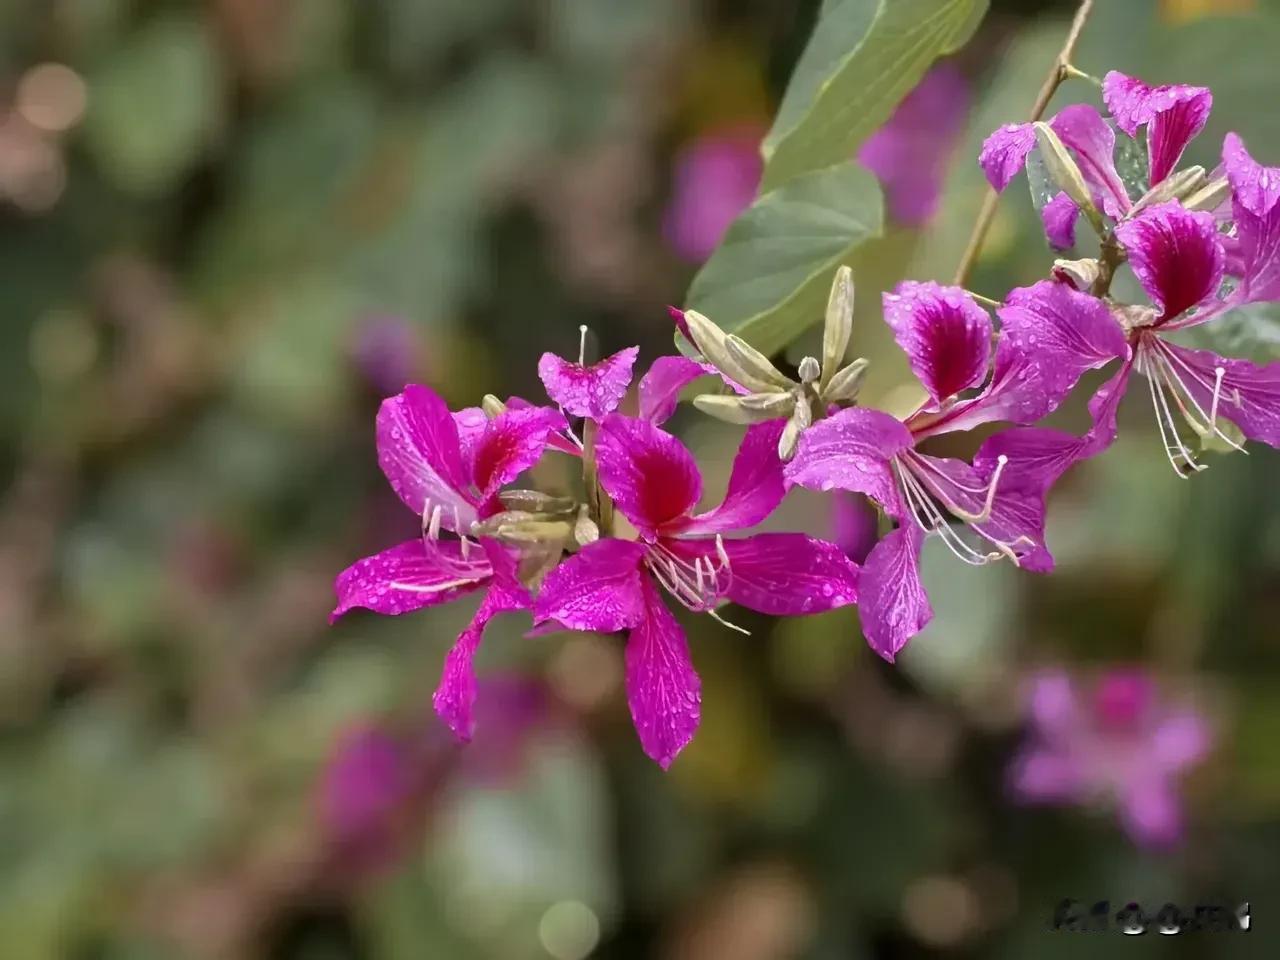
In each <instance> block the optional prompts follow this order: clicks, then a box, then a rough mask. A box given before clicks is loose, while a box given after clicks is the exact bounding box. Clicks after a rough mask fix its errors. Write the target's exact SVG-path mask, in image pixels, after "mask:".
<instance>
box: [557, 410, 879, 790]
mask: <svg viewBox="0 0 1280 960" xmlns="http://www.w3.org/2000/svg"><path fill="white" fill-rule="evenodd" d="M782 426H783V425H782V423H781V422H773V423H764V424H760V425H758V426H755V427H752V428H751V429H749V430H748V431H747V433H746V436H745V437H744V439H743V441H742V446H741V447H740V448H739V450H738V454H737V456H736V458H735V459H734V463H733V470H732V473H731V475H730V478H729V487H728V491H727V492H726V494H725V498H724V501H723V502H722V503H721V504H720V506H718V507H716V508H714V509H713V510H710V511H707V512H705V513H699V514H695V513H694V512H693V509H694V506H695V505H696V504H697V502H698V500H699V498H700V497H701V495H702V477H701V474H700V472H699V470H698V467H697V464H696V463H695V462H694V460H693V455H692V454H691V453H690V452H689V450H688V449H687V448H686V447H685V446H684V445H683V444H682V443H681V442H680V441H679V440H677V439H676V438H675V437H673V436H672V435H671V434H669V433H666V432H665V431H663V430H661V429H659V428H658V427H657V426H655V425H654V424H652V423H649V422H647V421H645V420H636V419H632V418H630V417H624V416H622V415H620V414H616V413H615V414H611V415H609V416H608V417H606V418H605V419H604V421H603V422H602V423H601V424H600V431H599V434H598V436H597V439H596V451H597V456H598V458H599V459H598V463H599V471H600V484H601V486H602V487H603V488H604V490H605V492H606V493H608V495H609V496H610V497H611V498H612V499H613V502H614V504H615V506H616V507H617V509H618V511H619V512H620V513H622V514H623V515H624V516H625V517H626V518H627V519H628V520H629V521H630V522H631V523H632V525H633V526H634V527H635V528H636V530H637V531H638V533H639V539H637V540H634V541H632V540H621V539H616V538H612V537H609V538H605V539H601V540H598V541H596V542H595V543H592V544H588V545H587V546H586V547H584V548H583V549H582V550H581V551H580V552H579V553H577V554H576V555H574V556H572V557H570V558H568V559H566V560H565V561H564V562H563V563H561V564H560V566H559V567H557V568H556V569H555V570H554V571H552V572H551V574H550V575H549V576H548V577H547V579H546V581H545V582H544V583H543V586H542V590H541V592H540V593H539V595H538V599H537V602H536V604H535V606H534V620H535V622H536V623H540V624H541V623H545V622H548V621H555V622H556V623H559V624H560V625H561V626H563V627H566V628H568V629H571V630H599V631H604V632H612V631H615V630H626V631H628V639H627V649H626V690H627V702H628V705H629V706H630V708H631V717H632V720H633V721H634V722H635V727H636V732H637V734H638V735H639V737H640V743H641V745H642V746H643V747H644V750H645V752H646V753H647V754H648V755H649V756H650V757H652V758H653V759H654V760H656V761H657V762H658V763H659V764H660V765H661V766H662V767H664V768H665V767H667V766H669V765H670V763H671V761H672V760H674V759H675V757H676V755H677V754H678V753H679V752H680V750H681V749H683V747H684V746H685V744H687V743H688V742H689V740H690V739H691V738H692V737H693V734H694V731H695V730H696V729H697V726H698V720H699V715H700V700H701V694H700V687H701V684H700V682H699V680H698V675H697V673H696V671H695V670H694V667H693V663H692V661H691V660H690V657H689V649H688V644H687V643H686V641H685V636H684V631H683V630H682V629H681V628H680V625H679V623H678V622H677V621H676V619H675V617H673V616H672V614H671V612H670V611H669V610H668V609H667V607H666V605H665V603H664V602H663V601H662V598H661V594H662V592H663V591H665V592H666V593H668V594H669V595H670V596H672V597H674V598H675V599H676V600H677V601H679V602H680V603H681V604H683V605H684V606H685V607H687V608H688V609H690V610H693V611H697V612H705V613H711V614H712V615H713V616H715V607H716V606H717V604H719V603H720V602H721V601H723V600H732V601H733V602H735V603H738V604H741V605H742V606H745V607H748V608H750V609H752V610H757V611H759V612H761V613H767V614H774V615H789V614H802V613H816V612H819V611H822V610H830V609H832V608H834V607H839V606H842V605H845V604H848V603H851V602H853V601H854V599H855V598H856V596H857V567H856V566H855V565H854V564H853V563H851V562H850V561H849V560H848V559H846V558H845V557H844V555H843V554H842V553H841V552H840V550H839V548H837V547H836V546H834V545H832V544H829V543H825V542H823V541H821V540H815V539H812V538H810V537H807V536H804V535H803V534H798V533H797V534H793V533H762V534H756V535H755V536H748V537H742V538H737V539H727V538H726V537H725V536H724V535H725V534H728V533H731V532H733V531H736V530H742V529H745V528H748V527H751V526H754V525H755V524H757V523H759V522H760V521H761V520H763V519H764V518H765V517H767V516H768V515H769V514H770V513H772V512H773V510H774V508H775V507H776V506H777V505H778V504H779V503H780V502H781V501H782V498H783V496H784V495H785V488H784V485H783V479H782V464H781V462H780V461H779V460H778V456H777V445H778V437H779V435H780V433H781V431H782ZM660 588H661V589H660Z"/></svg>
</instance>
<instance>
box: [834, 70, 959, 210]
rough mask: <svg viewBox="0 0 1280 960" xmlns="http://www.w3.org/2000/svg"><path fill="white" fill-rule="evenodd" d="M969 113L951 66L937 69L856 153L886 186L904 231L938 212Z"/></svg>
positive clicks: (890, 201) (887, 199) (859, 160)
mask: <svg viewBox="0 0 1280 960" xmlns="http://www.w3.org/2000/svg"><path fill="white" fill-rule="evenodd" d="M968 111H969V84H968V80H967V79H966V78H965V76H964V74H963V73H961V72H960V71H959V70H958V69H956V67H955V66H953V65H952V64H949V63H938V64H935V65H934V66H933V68H932V69H930V71H929V72H928V73H926V74H925V75H924V78H923V79H922V80H921V81H920V82H919V83H918V84H917V85H916V87H915V89H913V90H912V91H911V92H910V93H909V94H907V96H906V97H905V98H904V99H903V100H902V102H901V103H899V104H898V107H897V109H896V110H895V111H894V112H893V116H891V117H890V118H889V119H888V121H887V122H886V123H885V124H884V126H882V127H881V128H880V129H879V130H877V131H876V132H875V133H873V134H872V135H871V136H870V137H869V138H868V139H867V141H866V142H865V143H864V144H863V145H862V148H861V149H860V150H859V151H858V162H859V163H861V164H862V165H863V166H864V167H866V168H867V169H868V170H870V171H871V172H872V173H874V174H875V175H876V177H877V178H878V179H879V180H880V183H881V185H882V186H883V187H884V192H885V202H886V205H887V206H888V209H889V215H890V216H891V217H892V218H893V219H894V220H896V221H897V222H898V223H901V224H904V225H906V226H919V225H921V224H923V223H925V222H926V221H928V220H929V219H930V218H931V217H932V216H933V214H934V212H935V211H936V210H937V208H938V199H939V197H940V196H941V193H942V179H943V177H944V176H945V174H946V167H947V162H948V160H949V159H950V157H951V153H952V147H953V146H954V145H955V141H956V138H957V137H958V136H959V135H960V132H961V131H962V130H963V129H964V122H965V117H966V115H967V114H968Z"/></svg>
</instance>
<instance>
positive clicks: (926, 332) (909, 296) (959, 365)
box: [883, 281, 991, 404]
mask: <svg viewBox="0 0 1280 960" xmlns="http://www.w3.org/2000/svg"><path fill="white" fill-rule="evenodd" d="M883 301H884V319H885V323H887V324H888V325H889V328H890V329H891V330H893V336H894V339H895V340H897V341H898V346H900V347H902V349H903V350H904V351H905V352H906V354H907V358H908V359H909V360H910V362H911V371H912V372H913V373H914V374H915V375H916V377H917V378H918V379H919V380H920V382H921V383H922V384H923V385H924V388H925V389H926V390H927V391H929V395H930V396H931V397H933V400H934V403H938V404H940V403H942V402H943V401H944V400H946V399H948V398H950V397H953V396H955V395H956V394H958V393H960V391H962V390H967V389H968V388H970V387H975V386H977V385H978V384H980V383H981V382H982V380H983V378H984V377H985V376H986V373H987V365H988V363H989V360H990V357H991V318H990V317H989V316H988V315H987V311H985V310H983V309H982V307H980V306H978V305H977V304H976V303H974V302H973V299H972V298H970V297H969V295H968V294H966V293H965V292H964V291H963V290H961V289H960V288H959V287H943V286H939V285H938V284H936V283H914V282H911V281H908V282H905V283H900V284H898V286H897V288H896V289H895V290H894V292H893V293H886V294H885V295H884V297H883Z"/></svg>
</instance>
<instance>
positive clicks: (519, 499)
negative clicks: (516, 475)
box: [498, 490, 576, 513]
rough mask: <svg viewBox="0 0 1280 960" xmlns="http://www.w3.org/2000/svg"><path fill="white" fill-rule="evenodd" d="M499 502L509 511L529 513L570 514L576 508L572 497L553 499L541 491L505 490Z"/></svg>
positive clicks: (499, 495) (500, 495) (499, 496)
mask: <svg viewBox="0 0 1280 960" xmlns="http://www.w3.org/2000/svg"><path fill="white" fill-rule="evenodd" d="M498 501H499V502H500V503H501V504H502V505H503V506H504V507H506V508H507V510H519V511H525V512H529V513H568V512H569V511H570V510H572V509H573V508H574V507H575V506H576V502H575V501H574V499H573V498H572V497H553V496H552V495H551V494H549V493H543V492H542V491H540V490H503V491H502V492H501V493H499V494H498Z"/></svg>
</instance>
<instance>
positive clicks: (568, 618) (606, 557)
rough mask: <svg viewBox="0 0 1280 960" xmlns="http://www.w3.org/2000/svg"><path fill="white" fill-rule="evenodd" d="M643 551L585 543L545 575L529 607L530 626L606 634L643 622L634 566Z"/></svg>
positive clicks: (609, 541) (623, 543) (635, 546)
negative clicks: (557, 626) (547, 624)
mask: <svg viewBox="0 0 1280 960" xmlns="http://www.w3.org/2000/svg"><path fill="white" fill-rule="evenodd" d="M643 557H644V546H643V545H642V544H639V543H636V542H634V541H632V540H617V539H614V538H612V537H606V538H605V539H603V540H597V541H596V542H595V543H589V544H587V545H586V546H585V547H583V548H582V549H581V550H579V551H578V552H577V553H575V554H574V555H573V556H571V557H569V558H567V559H566V560H564V561H563V562H562V563H561V564H560V565H559V566H558V567H556V568H555V569H554V570H552V571H551V572H550V573H549V574H547V579H546V580H545V581H543V584H542V589H541V590H539V591H538V598H537V600H536V601H535V602H534V605H533V620H534V623H536V624H542V623H544V622H546V621H548V620H554V621H556V622H557V623H559V624H560V625H561V626H563V627H565V628H566V629H569V630H599V631H601V632H602V633H612V632H613V631H614V630H624V629H626V628H627V627H632V626H635V625H636V624H637V623H639V622H640V619H641V618H642V617H643V616H644V609H643V607H644V604H643V598H642V596H641V594H640V584H641V582H642V580H643V579H644V576H643V574H642V571H641V569H640V561H641V559H642V558H643Z"/></svg>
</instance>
